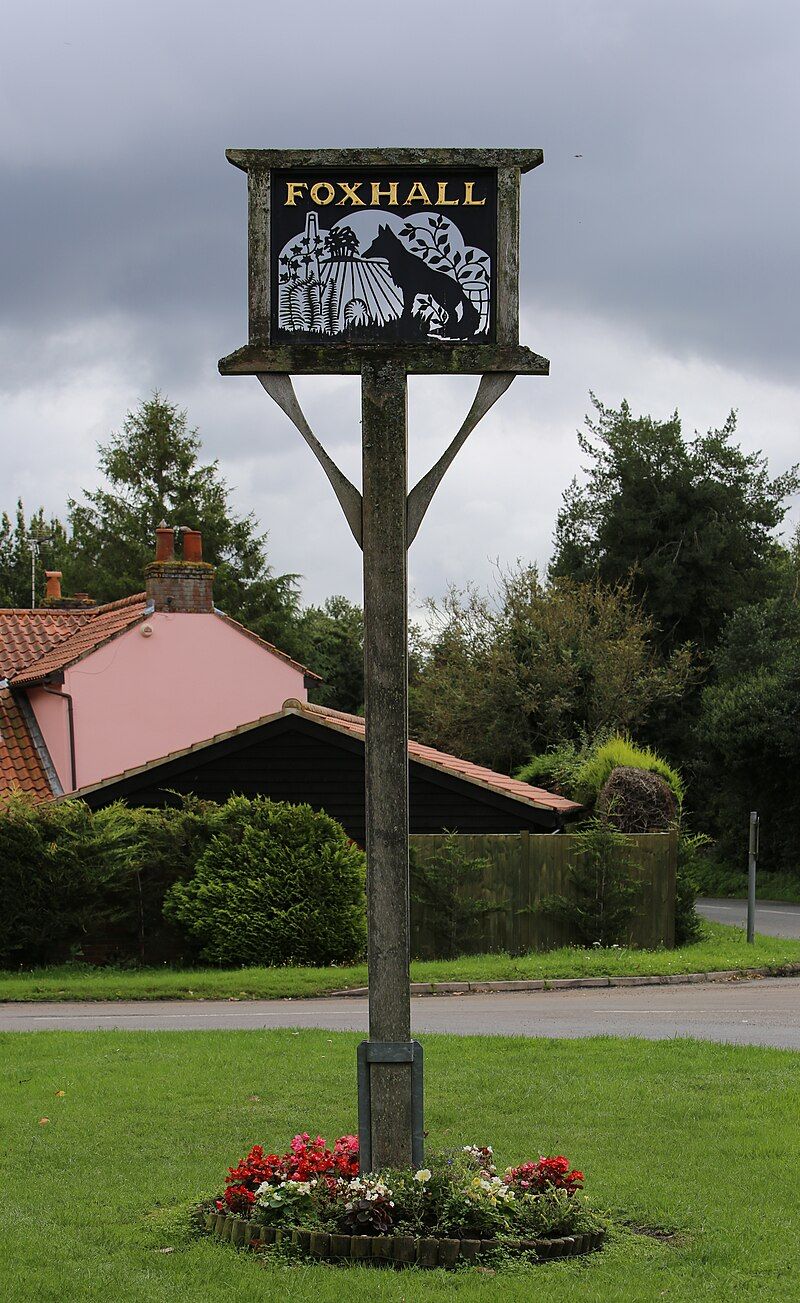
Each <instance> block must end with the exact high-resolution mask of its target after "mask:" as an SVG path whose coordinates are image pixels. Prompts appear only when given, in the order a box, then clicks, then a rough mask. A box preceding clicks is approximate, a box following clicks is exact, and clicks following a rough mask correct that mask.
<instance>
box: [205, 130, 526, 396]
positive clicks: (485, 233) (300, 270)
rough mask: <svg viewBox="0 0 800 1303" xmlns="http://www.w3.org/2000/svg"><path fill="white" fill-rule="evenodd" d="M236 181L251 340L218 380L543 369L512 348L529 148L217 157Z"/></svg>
mask: <svg viewBox="0 0 800 1303" xmlns="http://www.w3.org/2000/svg"><path fill="white" fill-rule="evenodd" d="M227 157H228V159H229V161H230V162H231V163H233V164H235V165H236V166H237V167H240V168H242V170H243V171H245V172H247V175H248V188H249V251H248V275H249V307H250V312H249V340H248V344H247V345H246V346H245V347H244V348H241V349H239V350H238V351H237V352H236V353H234V354H231V355H230V356H229V357H227V358H223V359H222V361H221V362H220V370H221V371H222V372H223V374H228V375H230V374H253V373H256V374H259V373H265V372H284V373H292V372H294V373H301V374H302V373H309V372H310V373H313V372H328V373H340V372H348V371H349V372H358V371H360V370H361V367H362V364H363V362H364V361H365V360H369V359H370V358H375V357H376V356H378V355H381V354H386V353H388V352H389V351H391V352H392V354H393V355H394V356H396V357H400V358H402V360H403V363H404V365H405V366H406V370H407V371H408V372H414V371H427V372H433V373H435V372H453V373H458V372H473V373H477V374H483V373H485V372H490V371H505V372H514V373H515V374H521V373H528V374H545V373H546V363H545V360H544V359H543V358H539V357H538V355H537V354H535V353H533V352H532V351H531V350H530V349H526V348H522V347H521V346H520V344H519V289H518V281H519V182H520V174H521V173H522V172H525V171H528V170H529V169H530V168H532V167H536V166H537V165H538V164H539V163H540V162H541V161H542V153H541V150H536V149H533V150H512V149H500V150H485V149H465V150H452V149H426V150H410V149H397V150H369V149H363V150H293V151H282V150H259V149H252V150H246V149H245V150H235V149H234V150H228V151H227Z"/></svg>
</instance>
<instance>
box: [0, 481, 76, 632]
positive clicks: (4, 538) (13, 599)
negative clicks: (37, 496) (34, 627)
mask: <svg viewBox="0 0 800 1303" xmlns="http://www.w3.org/2000/svg"><path fill="white" fill-rule="evenodd" d="M31 552H33V558H34V560H33V584H34V587H35V590H36V605H37V606H38V605H40V603H41V601H42V598H43V597H44V585H45V578H44V572H45V570H62V569H63V568H64V565H65V561H66V553H67V535H66V531H65V529H64V526H63V525H62V523H61V521H60V520H58V519H56V517H55V516H51V517H50V519H46V518H45V514H44V511H43V509H42V508H41V507H40V508H39V510H38V511H36V512H34V513H33V515H32V516H31V517H30V518H28V517H27V516H26V514H25V508H24V506H23V503H22V499H20V500H19V501H18V502H17V508H16V512H15V515H14V520H13V521H12V519H11V517H10V516H9V515H8V514H7V512H3V514H2V516H0V607H3V606H19V607H30V605H31Z"/></svg>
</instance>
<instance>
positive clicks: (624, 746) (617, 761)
mask: <svg viewBox="0 0 800 1303" xmlns="http://www.w3.org/2000/svg"><path fill="white" fill-rule="evenodd" d="M621 766H625V767H628V768H631V769H646V770H648V772H650V773H653V774H659V775H660V777H661V778H663V779H664V780H665V782H666V783H667V784H668V786H669V788H670V790H671V792H672V794H673V796H674V797H675V800H676V802H677V803H678V805H679V806H680V805H681V803H682V801H683V795H684V789H683V780H682V778H681V776H680V774H679V773H678V771H677V769H675V768H674V767H673V766H672V765H670V764H668V763H667V761H666V760H664V759H663V757H662V756H660V755H658V753H657V752H656V751H654V750H652V749H651V748H650V747H645V746H639V745H638V744H637V743H635V742H634V741H633V739H632V738H631V737H630V736H629V735H627V734H624V733H611V734H609V733H608V732H607V731H603V732H600V733H598V734H596V735H595V736H594V737H589V736H587V735H585V734H584V736H583V737H582V738H581V739H580V741H578V742H573V741H571V740H569V739H567V740H565V741H562V742H559V743H556V745H555V746H553V747H551V748H550V750H549V751H545V752H542V753H541V754H540V755H534V756H531V758H530V760H529V761H528V762H527V764H524V765H523V766H522V767H521V768H520V769H518V770H517V772H516V775H515V777H517V778H519V779H521V780H522V781H523V782H525V783H532V784H533V785H534V786H541V787H550V785H551V784H552V787H551V790H555V791H557V792H560V793H561V794H563V795H564V796H568V797H569V798H570V800H572V801H580V803H581V804H582V805H594V803H595V801H596V800H597V797H598V794H599V792H600V790H601V788H602V787H603V786H604V785H605V783H606V782H607V781H608V779H609V778H610V777H611V774H612V773H613V771H614V770H615V769H618V768H620V767H621Z"/></svg>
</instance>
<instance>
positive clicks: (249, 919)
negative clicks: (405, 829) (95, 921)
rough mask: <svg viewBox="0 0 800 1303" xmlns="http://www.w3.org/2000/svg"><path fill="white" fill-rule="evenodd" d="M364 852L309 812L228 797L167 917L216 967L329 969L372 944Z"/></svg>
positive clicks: (168, 902)
mask: <svg viewBox="0 0 800 1303" xmlns="http://www.w3.org/2000/svg"><path fill="white" fill-rule="evenodd" d="M364 876H365V874H364V855H363V852H362V851H360V850H359V849H358V847H357V846H355V845H354V844H353V843H352V842H350V841H349V840H348V838H347V836H346V834H345V832H344V829H343V828H342V827H341V826H340V825H339V824H338V823H336V821H335V820H334V819H331V818H329V816H328V815H326V814H323V813H316V812H315V811H313V810H312V809H311V807H310V806H308V805H286V804H283V803H281V802H275V801H270V800H267V799H266V798H264V797H256V798H255V799H254V800H252V801H251V800H248V799H247V798H245V797H232V798H231V799H230V800H229V801H228V802H227V803H226V805H225V806H224V807H223V809H222V811H221V819H220V824H219V827H218V828H217V830H216V832H215V834H214V836H213V838H212V840H211V842H210V844H209V846H208V847H207V849H206V850H205V851H204V852H203V854H202V855H201V857H200V859H199V860H198V863H197V867H196V869H195V872H194V874H193V876H192V877H191V878H190V879H189V880H188V881H186V882H176V883H174V885H173V886H172V887H171V888H170V890H169V891H168V892H167V895H166V898H165V901H164V915H165V917H166V918H167V919H169V920H170V921H173V922H175V923H178V924H179V925H180V926H181V927H183V928H184V929H185V930H186V932H187V933H188V934H189V935H190V936H191V937H193V938H194V939H195V940H196V941H197V942H198V943H199V945H200V947H201V955H202V957H203V958H204V959H205V960H207V962H209V963H212V964H217V965H220V966H224V965H231V966H236V965H246V964H265V965H269V966H273V965H280V964H292V963H294V964H312V965H317V964H332V963H345V962H347V961H350V960H354V959H357V958H359V957H360V956H361V955H362V954H363V951H364V946H365V941H366V920H365V899H364Z"/></svg>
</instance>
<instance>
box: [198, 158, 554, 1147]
mask: <svg viewBox="0 0 800 1303" xmlns="http://www.w3.org/2000/svg"><path fill="white" fill-rule="evenodd" d="M227 158H228V160H229V161H230V162H231V163H233V164H234V165H235V166H236V167H239V168H241V169H242V170H243V171H245V172H246V173H247V178H248V196H249V223H248V230H249V241H248V244H249V250H248V274H249V289H248V299H249V339H248V343H247V344H246V345H245V346H244V347H243V348H240V349H239V350H238V351H237V352H235V353H232V354H231V355H230V356H229V357H226V358H223V359H222V361H221V362H220V364H219V368H220V371H221V372H222V374H223V375H256V376H258V378H259V380H260V382H261V384H262V385H263V387H264V389H265V390H266V391H267V393H268V394H269V395H270V396H271V397H272V398H273V399H274V400H275V402H276V403H278V405H279V406H280V407H281V408H282V409H283V411H284V412H285V413H286V415H287V416H288V417H289V418H290V420H291V421H292V422H293V424H294V425H295V426H296V428H297V429H298V430H299V432H300V434H301V435H302V436H303V438H304V439H305V440H306V443H307V444H308V445H309V447H310V448H311V450H312V451H313V453H314V455H315V456H316V457H317V459H318V461H319V462H320V464H321V465H322V468H323V470H324V471H325V474H326V475H327V476H328V479H329V481H330V483H331V486H332V488H333V490H334V492H335V494H336V496H337V498H338V500H339V503H340V505H341V507H342V510H343V511H344V514H345V517H346V519H347V522H348V524H349V526H350V529H351V531H352V533H353V536H354V537H355V539H356V541H357V542H358V544H359V545H360V546H361V548H362V550H363V555H364V679H365V715H366V750H365V789H366V828H367V837H366V842H367V844H366V851H367V924H368V969H369V1040H368V1041H365V1042H364V1043H363V1044H362V1046H360V1048H359V1056H358V1095H359V1142H360V1160H361V1165H362V1171H368V1170H371V1169H378V1168H381V1167H386V1166H408V1165H409V1164H410V1163H412V1161H413V1162H414V1163H415V1164H417V1165H418V1166H419V1165H421V1164H422V1152H423V1149H422V1146H423V1128H422V1051H421V1048H420V1046H419V1045H418V1043H417V1042H416V1041H413V1040H412V1039H411V1003H410V978H409V885H408V699H407V682H408V650H407V618H408V596H407V549H408V547H409V546H410V544H411V542H412V541H413V539H414V538H415V537H416V534H417V531H418V529H419V527H420V524H421V523H422V519H423V517H424V515H425V512H426V510H427V508H428V506H429V505H430V502H431V499H432V498H433V495H434V493H435V491H436V488H437V486H438V485H439V483H440V482H441V480H442V477H443V475H444V473H445V471H446V470H447V468H448V466H449V465H450V463H451V462H452V460H453V458H454V457H455V455H456V453H457V452H458V450H459V448H460V447H461V446H462V444H463V443H464V441H465V440H466V439H467V437H468V436H469V434H470V433H471V432H472V430H474V428H475V426H476V425H477V424H478V422H479V421H480V420H481V418H482V417H483V416H484V415H485V414H486V413H487V412H488V411H489V409H490V407H491V406H492V405H493V404H494V403H495V402H496V400H497V399H498V398H499V397H500V395H501V394H502V393H503V392H504V391H505V390H506V389H507V388H508V386H509V385H510V384H511V382H512V380H513V379H514V377H515V376H516V375H547V374H548V371H549V363H548V361H547V359H546V358H544V357H540V356H539V355H538V354H536V353H533V352H532V351H531V350H530V349H528V348H525V347H524V346H522V345H521V344H520V343H519V191H520V175H521V173H523V172H527V171H529V170H530V169H531V168H534V167H536V166H538V165H539V164H540V163H541V162H542V161H543V156H542V152H541V150H538V149H528V150H523V149H519V150H518V149H496V150H493V149H463V150H457V149H386V150H383V149H362V150H328V149H324V150H265V149H242V150H240V149H233V150H228V151H227ZM421 373H427V374H448V375H458V374H475V375H480V376H481V380H480V383H479V386H478V391H477V394H476V396H475V399H474V402H473V404H472V406H471V408H470V410H469V412H468V413H467V416H466V418H465V420H464V422H463V423H462V425H461V427H460V429H459V430H458V431H457V433H456V434H455V436H454V437H453V439H452V440H451V442H450V444H449V445H448V447H447V448H446V449H445V450H444V452H443V453H442V456H441V457H440V458H439V460H438V461H437V462H436V464H435V465H434V466H432V467H431V469H430V470H429V471H428V473H427V474H426V475H424V476H423V477H422V479H421V480H420V481H419V482H418V483H417V484H416V485H415V486H414V488H412V490H411V492H410V493H409V492H408V481H407V465H408V430H407V377H408V375H409V374H421ZM293 374H298V375H309V374H312V375H313V374H316V375H320V374H360V375H361V407H362V488H361V491H360V492H359V490H358V489H357V488H356V486H355V485H354V484H352V483H351V481H350V480H349V479H347V477H346V476H345V475H344V474H343V473H342V471H341V470H340V469H339V467H338V466H336V464H335V463H334V462H333V461H332V460H331V458H330V457H329V456H328V454H327V452H326V451H325V449H324V447H323V445H322V444H321V443H320V441H319V440H318V439H317V437H316V436H315V435H314V433H313V431H312V430H311V428H310V427H309V425H308V422H307V421H306V418H305V416H304V415H303V412H302V410H301V408H300V405H299V403H298V401H297V397H296V395H295V392H294V388H293V385H292V381H291V376H292V375H293Z"/></svg>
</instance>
